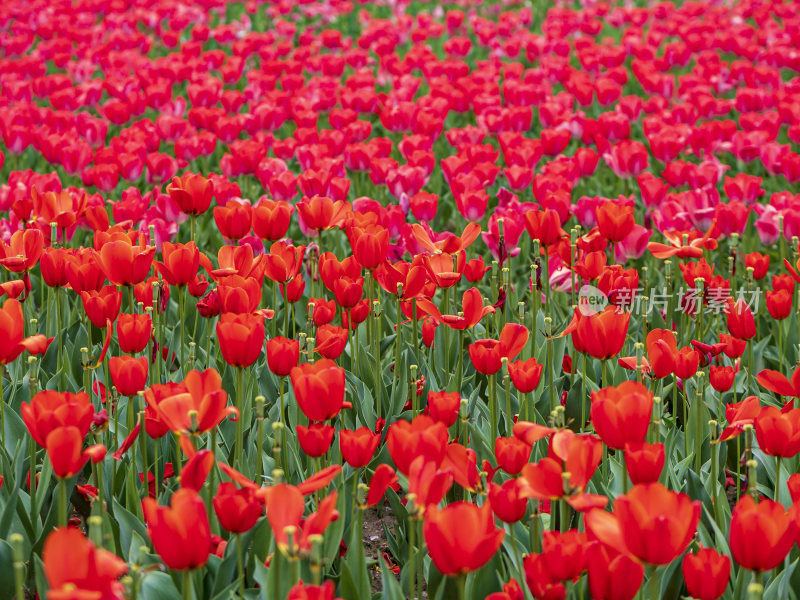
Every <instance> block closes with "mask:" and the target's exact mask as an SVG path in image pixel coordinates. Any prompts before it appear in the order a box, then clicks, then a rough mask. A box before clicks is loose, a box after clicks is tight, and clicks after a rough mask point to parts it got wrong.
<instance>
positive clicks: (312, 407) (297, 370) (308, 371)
mask: <svg viewBox="0 0 800 600" xmlns="http://www.w3.org/2000/svg"><path fill="white" fill-rule="evenodd" d="M289 377H290V378H291V380H292V387H293V388H294V396H295V399H296V400H297V404H298V406H299V407H300V410H302V411H303V413H304V414H305V415H306V416H307V417H308V418H309V420H311V421H327V420H328V419H332V418H333V417H335V416H336V415H338V414H339V411H340V410H341V409H342V405H343V404H344V391H345V389H344V383H345V381H344V369H342V368H341V367H339V366H337V365H336V363H334V362H333V361H332V360H330V359H327V358H323V359H321V360H318V361H317V362H315V363H304V364H302V365H299V366H297V367H293V368H292V370H291V371H290V372H289Z"/></svg>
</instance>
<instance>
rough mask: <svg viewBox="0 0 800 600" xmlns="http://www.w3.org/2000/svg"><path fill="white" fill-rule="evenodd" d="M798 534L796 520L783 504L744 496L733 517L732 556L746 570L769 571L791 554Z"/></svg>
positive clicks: (731, 527)
mask: <svg viewBox="0 0 800 600" xmlns="http://www.w3.org/2000/svg"><path fill="white" fill-rule="evenodd" d="M796 534H797V523H796V521H795V519H794V518H793V516H792V515H791V514H790V513H789V512H787V511H786V509H785V508H784V507H783V506H782V505H781V504H780V503H779V502H775V501H773V500H770V499H768V498H763V499H762V500H761V501H760V502H758V503H756V501H755V500H753V498H752V497H751V496H749V495H746V496H742V499H741V500H739V502H738V503H737V504H736V506H735V507H734V509H733V515H732V516H731V525H730V534H729V544H730V548H731V554H732V555H733V559H734V560H735V561H736V562H737V563H738V564H739V566H741V567H743V568H745V569H750V570H751V571H769V570H771V569H774V568H775V567H777V566H778V565H780V564H781V563H782V562H783V559H784V558H786V555H787V554H789V550H791V548H792V544H794V540H795V536H796Z"/></svg>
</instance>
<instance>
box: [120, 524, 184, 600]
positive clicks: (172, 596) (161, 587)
mask: <svg viewBox="0 0 800 600" xmlns="http://www.w3.org/2000/svg"><path fill="white" fill-rule="evenodd" d="M123 510H124V509H123ZM139 598H140V600H181V593H180V592H179V591H178V588H176V587H175V582H174V581H172V578H171V577H170V576H169V575H167V574H166V573H159V572H151V573H150V574H149V575H147V576H146V577H145V578H144V581H142V587H141V588H140V590H139Z"/></svg>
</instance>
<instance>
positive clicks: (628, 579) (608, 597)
mask: <svg viewBox="0 0 800 600" xmlns="http://www.w3.org/2000/svg"><path fill="white" fill-rule="evenodd" d="M587 566H588V571H589V594H590V596H591V597H592V599H593V600H633V599H634V598H635V597H636V594H638V593H639V588H640V587H642V581H643V580H644V567H643V566H642V563H640V562H638V561H637V560H636V559H634V558H632V557H631V556H629V555H627V554H620V553H619V552H616V551H615V550H613V549H612V548H610V547H609V546H606V545H605V544H601V543H599V542H595V543H594V544H592V545H591V547H590V548H589V552H588V563H587Z"/></svg>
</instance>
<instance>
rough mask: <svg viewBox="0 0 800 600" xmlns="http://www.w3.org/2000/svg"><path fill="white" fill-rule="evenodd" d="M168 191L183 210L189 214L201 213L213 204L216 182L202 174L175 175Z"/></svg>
mask: <svg viewBox="0 0 800 600" xmlns="http://www.w3.org/2000/svg"><path fill="white" fill-rule="evenodd" d="M167 193H168V194H169V197H170V198H171V199H172V201H173V202H175V204H177V206H178V208H179V209H180V210H181V212H183V213H185V214H187V215H193V216H196V215H200V214H202V213H204V212H206V211H207V210H208V209H209V207H210V206H211V200H212V198H213V197H214V183H213V182H212V181H211V180H210V179H206V178H205V177H203V176H202V175H195V174H193V173H186V174H184V175H183V176H182V177H174V178H173V179H172V183H170V184H169V185H168V186H167Z"/></svg>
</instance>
